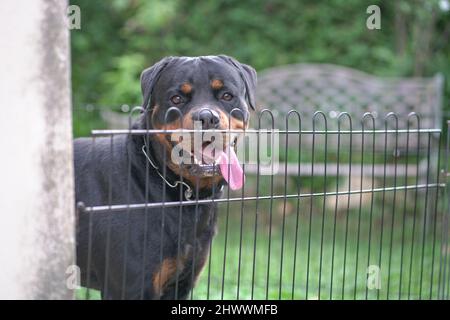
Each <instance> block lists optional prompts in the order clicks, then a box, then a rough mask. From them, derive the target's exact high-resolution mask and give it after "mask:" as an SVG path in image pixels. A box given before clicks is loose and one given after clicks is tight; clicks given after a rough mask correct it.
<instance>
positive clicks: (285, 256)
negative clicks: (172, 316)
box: [78, 192, 448, 299]
mask: <svg viewBox="0 0 450 320" xmlns="http://www.w3.org/2000/svg"><path fill="white" fill-rule="evenodd" d="M409 193H410V194H408V198H407V200H408V201H407V202H408V203H409V202H412V203H414V199H415V198H416V195H415V194H414V192H409ZM421 195H422V194H419V195H418V196H419V198H420V197H421ZM334 199H335V198H334ZM334 199H331V200H332V201H331V205H330V203H328V204H327V205H326V207H325V210H323V205H322V204H323V198H322V197H317V198H316V199H315V200H314V202H313V209H312V213H313V214H312V220H310V219H309V217H310V216H309V212H310V204H311V202H310V200H309V199H307V198H306V199H305V198H302V199H301V200H300V205H299V215H298V228H296V226H297V201H296V200H294V201H291V200H289V201H287V202H286V210H284V201H282V200H278V201H273V203H272V211H271V210H270V201H269V200H260V201H259V204H258V214H257V225H258V226H257V231H256V250H255V246H254V244H255V232H254V231H255V228H254V226H255V213H256V207H255V202H247V203H245V204H244V205H241V203H232V204H230V207H229V211H228V213H227V204H226V203H225V204H221V205H220V213H219V226H218V234H217V236H216V237H215V239H214V241H213V245H212V250H211V256H210V260H209V261H208V262H207V265H206V267H205V269H204V271H203V273H202V275H201V277H200V279H199V282H198V284H197V286H196V287H195V289H194V290H193V293H192V298H193V299H207V298H209V299H221V298H222V297H223V298H224V299H236V298H239V299H251V298H254V299H266V298H268V299H279V298H281V299H292V298H293V299H319V298H320V299H330V298H332V299H355V298H356V299H366V298H367V299H387V298H389V299H399V298H400V299H408V298H410V299H420V298H422V299H429V298H433V299H436V298H437V297H438V290H439V289H440V288H441V285H440V284H439V282H441V284H442V279H440V275H441V272H440V258H441V256H442V254H443V252H442V250H441V233H440V232H441V223H440V221H441V215H442V212H441V211H440V210H438V215H437V219H435V220H431V221H437V225H436V226H437V229H436V230H437V231H436V236H435V237H434V232H433V231H434V223H432V224H431V225H429V226H428V227H427V228H425V232H424V230H423V225H424V215H423V212H424V205H423V201H418V202H417V204H418V205H417V211H416V223H415V227H414V229H413V222H414V215H413V209H412V208H413V207H414V206H410V205H408V206H407V207H406V210H405V211H404V210H403V205H402V204H403V198H402V194H400V193H398V194H397V201H396V202H395V203H396V209H395V216H394V219H393V220H392V218H393V215H392V213H393V212H394V210H393V209H394V208H393V202H392V198H390V197H388V195H386V199H385V203H386V206H385V209H384V213H383V209H382V206H381V199H382V194H381V193H380V194H377V195H376V196H375V198H374V206H373V209H372V223H370V220H371V219H370V215H371V210H370V201H369V203H366V204H364V205H363V208H362V210H361V220H360V221H361V222H360V225H359V237H358V220H359V219H358V216H359V208H353V209H350V210H349V211H348V215H347V214H346V212H338V213H337V214H336V215H335V211H334V206H333V205H332V204H333V203H334V202H333V201H334ZM328 200H330V199H328ZM340 201H341V200H340ZM409 204H410V203H409ZM345 211H346V210H345ZM283 212H285V213H286V214H285V220H284V241H283V240H282V238H283V235H282V232H283V231H282V230H283ZM404 213H405V219H403V214H404ZM323 214H324V217H325V219H324V220H322V215H323ZM271 215H272V227H270V216H271ZM227 217H228V230H227V228H226V223H227ZM335 218H336V224H335V223H334V220H335ZM347 218H348V223H347ZM382 218H383V221H384V222H383V226H384V227H383V228H382V224H381V221H382ZM241 221H242V232H241ZM392 221H393V226H394V227H393V228H391V224H392ZM403 221H404V223H403ZM322 222H323V233H322ZM427 223H430V222H427ZM335 225H336V228H334V226H335ZM370 226H371V230H370V232H371V238H370V241H369V228H370ZM296 230H297V241H295V235H296ZM402 230H404V232H402ZM381 232H383V240H382V241H381V242H380V238H381ZM392 232H393V233H392ZM269 234H270V237H269ZM346 235H347V239H346V238H345V236H346ZM402 235H403V239H402ZM413 235H414V239H413ZM424 235H425V236H424ZM391 236H392V238H391ZM225 237H227V242H226V246H225ZM391 239H392V242H391ZM269 240H270V251H269ZM369 243H370V257H369V255H368V251H369ZM380 244H381V246H380ZM282 245H283V246H284V247H283V250H281V246H282ZM433 246H434V249H433ZM308 247H309V256H308ZM225 248H226V257H225ZM380 249H381V255H380ZM411 250H412V259H411ZM269 253H270V259H269ZM294 257H295V259H294ZM224 261H225V267H224ZM281 261H283V266H281ZM294 262H295V265H296V266H295V277H294ZM368 265H377V266H381V289H380V290H376V289H372V290H368V289H367V286H366V279H367V273H366V270H367V267H368ZM253 267H254V268H253ZM308 268H309V269H308ZM447 269H448V267H447ZM253 270H254V272H253ZM344 276H345V278H344ZM319 278H320V281H319ZM400 282H401V290H400ZM91 292H92V291H91ZM83 295H84V289H83V290H81V291H80V292H79V293H78V298H83ZM91 298H99V295H98V293H97V292H94V294H93V295H92V294H91Z"/></svg>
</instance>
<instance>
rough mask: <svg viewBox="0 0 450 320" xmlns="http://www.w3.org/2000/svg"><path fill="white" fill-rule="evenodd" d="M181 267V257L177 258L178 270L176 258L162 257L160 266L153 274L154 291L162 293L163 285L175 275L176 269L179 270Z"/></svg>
mask: <svg viewBox="0 0 450 320" xmlns="http://www.w3.org/2000/svg"><path fill="white" fill-rule="evenodd" d="M183 267H184V265H183V262H182V259H179V263H178V270H177V259H176V258H167V259H164V260H163V262H162V264H161V266H160V268H159V269H158V270H157V271H156V272H155V274H154V275H153V279H152V284H153V289H154V290H155V292H157V293H161V294H163V293H164V288H165V286H166V285H167V284H168V283H169V282H170V280H171V279H172V278H174V277H175V276H176V273H177V271H178V272H180V271H181V269H183Z"/></svg>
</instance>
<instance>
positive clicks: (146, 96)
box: [141, 57, 174, 110]
mask: <svg viewBox="0 0 450 320" xmlns="http://www.w3.org/2000/svg"><path fill="white" fill-rule="evenodd" d="M173 60H174V57H166V58H164V59H162V60H161V61H159V62H157V63H155V64H154V65H153V66H151V67H150V68H147V69H145V70H144V71H142V73H141V90H142V98H143V103H142V108H144V110H147V108H149V104H150V99H151V96H152V93H153V87H154V86H155V83H156V81H157V80H158V78H159V76H160V75H161V72H162V71H163V69H164V68H165V67H167V65H168V64H169V63H171V62H172V61H173Z"/></svg>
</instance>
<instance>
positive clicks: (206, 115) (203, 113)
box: [192, 109, 220, 129]
mask: <svg viewBox="0 0 450 320" xmlns="http://www.w3.org/2000/svg"><path fill="white" fill-rule="evenodd" d="M192 119H193V120H194V121H201V123H202V129H218V128H219V125H220V116H219V114H218V113H217V112H216V111H214V110H211V109H203V110H200V111H198V112H196V113H194V114H193V115H192Z"/></svg>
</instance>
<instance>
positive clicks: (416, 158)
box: [76, 110, 450, 299]
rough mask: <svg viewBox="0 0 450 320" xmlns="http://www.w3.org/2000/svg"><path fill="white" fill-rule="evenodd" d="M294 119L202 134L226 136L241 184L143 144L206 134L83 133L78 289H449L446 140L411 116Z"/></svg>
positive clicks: (140, 294)
mask: <svg viewBox="0 0 450 320" xmlns="http://www.w3.org/2000/svg"><path fill="white" fill-rule="evenodd" d="M304 118H305V117H302V116H301V115H300V114H299V113H298V112H296V111H290V112H289V113H287V114H286V115H285V119H286V121H285V127H284V128H275V127H274V116H273V114H272V113H271V112H270V111H269V110H264V111H262V112H260V113H258V114H257V115H256V116H255V117H254V119H253V123H252V126H251V127H252V128H256V129H245V130H233V129H232V128H229V129H228V130H212V131H213V133H215V134H221V135H224V136H228V138H227V137H225V138H224V140H225V141H232V140H233V139H232V138H233V137H234V136H236V137H237V140H236V141H237V142H236V144H235V145H234V147H235V148H236V149H239V150H241V152H237V151H236V153H237V155H238V158H239V163H240V164H241V167H242V170H243V175H245V183H243V185H242V188H240V189H239V190H230V189H231V188H227V187H226V188H225V189H223V188H222V185H221V184H220V183H217V184H214V183H212V184H210V185H208V187H204V185H203V186H202V185H201V183H199V181H200V179H202V178H201V177H196V178H195V179H196V180H189V176H186V175H185V174H184V173H185V172H191V173H192V172H194V171H192V170H193V168H197V167H198V165H197V166H196V164H194V165H192V164H186V163H185V162H182V163H179V164H177V166H175V167H176V168H178V169H179V172H180V174H174V172H173V168H174V166H173V165H172V166H170V165H169V162H171V161H173V159H170V158H169V157H166V156H164V155H167V154H170V151H171V150H167V148H168V147H167V146H169V148H172V150H173V147H174V144H168V145H167V146H166V145H165V144H164V146H163V148H162V149H161V150H160V151H159V152H160V153H159V154H154V152H155V149H152V148H151V147H150V146H149V145H148V142H149V141H154V140H155V139H154V137H156V136H158V135H160V136H164V137H168V136H171V135H173V134H180V132H181V133H182V134H186V135H187V136H188V137H190V136H192V135H194V134H195V133H198V132H199V133H201V134H203V135H204V134H205V133H210V131H211V130H196V129H173V130H168V129H160V130H156V129H151V130H145V129H128V130H127V129H119V130H113V129H106V130H93V131H92V136H91V137H90V138H86V139H88V140H89V143H87V144H86V146H85V147H84V149H83V148H81V150H83V152H86V153H87V151H88V150H89V153H88V154H89V157H86V158H85V161H84V162H83V164H79V165H78V169H77V164H76V175H77V176H76V181H77V201H78V228H77V234H78V247H77V251H78V255H77V259H78V265H79V266H80V268H81V272H82V273H81V278H82V285H83V287H84V288H82V289H81V290H79V292H78V298H81V299H84V298H88V299H92V298H99V297H100V296H101V297H103V298H110V299H146V298H152V299H448V298H449V287H450V280H449V279H450V247H449V239H448V233H449V227H450V226H449V220H448V213H449V211H448V199H449V191H448V190H449V189H448V187H446V183H447V179H448V177H447V172H448V164H449V158H448V155H449V146H448V141H449V139H448V137H447V142H446V144H447V145H446V148H445V147H444V148H443V142H444V137H442V130H441V129H439V128H422V127H421V126H420V116H419V115H417V114H415V113H411V114H410V115H408V116H407V117H406V118H404V117H403V118H401V121H399V117H398V116H397V115H396V114H395V113H389V114H388V115H386V116H385V117H384V118H382V119H380V118H375V117H374V116H373V114H371V113H366V114H364V115H363V116H362V117H361V119H358V120H354V119H352V117H351V116H350V115H349V114H347V113H341V114H340V115H339V116H338V117H336V118H335V119H331V120H330V119H328V118H327V116H326V115H325V114H324V113H322V112H316V113H315V114H314V116H313V117H312V119H307V120H308V121H307V122H308V126H305V125H304V122H306V121H305V120H304ZM130 119H131V118H130ZM380 122H381V123H380ZM130 123H131V120H130ZM399 123H400V124H402V127H399ZM130 128H131V126H130ZM305 128H307V129H305ZM177 139H178V138H177ZM88 140H86V141H88ZM184 140H187V139H186V138H184ZM176 141H177V143H178V142H180V141H181V140H180V139H178V140H176ZM263 142H264V143H263ZM189 150H191V149H189ZM227 150H228V152H230V149H227ZM442 150H445V151H442ZM158 159H159V161H158ZM158 164H159V165H158ZM230 166H231V165H230V164H228V176H229V175H230V170H233V169H232V168H231V169H230ZM200 167H202V164H200ZM178 169H177V170H178ZM184 169H186V170H184ZM197 169H198V168H197ZM77 170H78V171H77ZM210 170H212V172H208V175H207V177H208V178H209V179H212V180H214V179H215V177H220V175H223V174H225V173H224V172H221V171H220V170H221V169H220V167H219V166H217V165H216V164H215V163H213V164H212V165H210ZM181 173H183V174H181ZM214 181H216V180H214ZM217 181H218V180H217ZM242 181H244V180H243V179H242ZM195 182H197V183H195ZM99 189H101V190H104V192H101V191H99ZM205 190H207V191H205ZM214 235H215V236H214ZM89 288H90V289H89Z"/></svg>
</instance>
